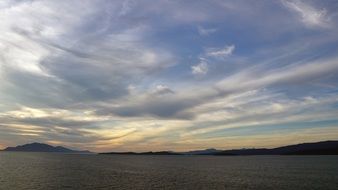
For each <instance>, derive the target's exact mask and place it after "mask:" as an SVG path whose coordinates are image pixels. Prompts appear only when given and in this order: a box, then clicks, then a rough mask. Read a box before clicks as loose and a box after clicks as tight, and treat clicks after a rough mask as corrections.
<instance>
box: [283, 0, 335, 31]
mask: <svg viewBox="0 0 338 190" xmlns="http://www.w3.org/2000/svg"><path fill="white" fill-rule="evenodd" d="M282 2H283V4H284V5H285V6H286V7H287V8H289V9H290V10H291V11H294V12H295V13H296V14H298V16H299V18H300V20H301V21H302V22H303V23H304V24H305V25H306V26H308V27H330V19H329V17H328V15H327V11H326V9H325V8H322V9H320V8H315V7H312V6H311V5H309V4H307V3H306V2H304V1H301V0H294V1H289V0H283V1H282Z"/></svg>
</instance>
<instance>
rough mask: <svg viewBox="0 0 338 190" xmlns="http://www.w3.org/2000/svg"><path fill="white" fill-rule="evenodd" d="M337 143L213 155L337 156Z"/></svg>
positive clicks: (239, 150) (225, 152) (305, 144)
mask: <svg viewBox="0 0 338 190" xmlns="http://www.w3.org/2000/svg"><path fill="white" fill-rule="evenodd" d="M337 152H338V141H322V142H315V143H303V144H296V145H289V146H283V147H278V148H272V149H264V148H262V149H238V150H225V151H222V152H218V153H215V154H213V155H228V154H234V155H338V153H337Z"/></svg>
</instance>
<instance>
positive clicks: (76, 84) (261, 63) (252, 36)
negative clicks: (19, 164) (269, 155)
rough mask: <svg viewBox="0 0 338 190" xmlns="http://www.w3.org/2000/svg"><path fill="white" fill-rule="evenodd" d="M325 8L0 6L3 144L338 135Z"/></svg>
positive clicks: (278, 141)
mask: <svg viewBox="0 0 338 190" xmlns="http://www.w3.org/2000/svg"><path fill="white" fill-rule="evenodd" d="M337 9H338V3H336V2H334V1H329V0H328V1H326V0H324V1H304V0H303V1H302V0H280V1H270V2H268V1H255V2H250V1H241V0H240V1H221V0H214V1H194V2H193V3H192V2H189V1H164V0H163V1H149V0H140V1H134V0H121V1H108V0H96V1H90V0H84V1H76V0H67V1H66V0H61V1H42V0H34V1H31V0H22V1H10V0H3V1H1V2H0V20H1V21H2V22H1V23H0V51H1V55H0V80H1V83H0V148H1V147H5V146H14V145H16V144H25V143H27V142H34V141H40V142H45V143H51V144H54V145H58V144H61V145H69V146H71V147H78V148H81V149H89V150H92V151H110V150H114V151H119V150H120V151H126V150H128V151H149V150H153V151H156V150H178V151H181V150H190V149H202V148H210V147H213V148H220V149H230V148H240V147H248V146H250V147H253V146H254V147H274V146H280V145H285V144H291V143H300V142H305V141H319V140H328V139H336V138H337V137H338V135H337V134H338V133H337V130H338V120H337V115H338V88H337V84H338V56H337V52H338V25H337V23H336V22H334V21H335V20H338V15H337V13H336V10H337Z"/></svg>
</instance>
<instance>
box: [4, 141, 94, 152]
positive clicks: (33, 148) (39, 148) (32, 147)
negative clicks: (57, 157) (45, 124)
mask: <svg viewBox="0 0 338 190" xmlns="http://www.w3.org/2000/svg"><path fill="white" fill-rule="evenodd" d="M3 151H16V152H60V153H61V152H62V153H90V152H89V151H87V150H85V151H79V150H72V149H68V148H65V147H62V146H51V145H48V144H42V143H31V144H25V145H19V146H16V147H7V148H5V149H4V150H3Z"/></svg>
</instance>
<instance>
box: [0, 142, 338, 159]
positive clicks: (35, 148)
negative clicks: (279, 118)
mask: <svg viewBox="0 0 338 190" xmlns="http://www.w3.org/2000/svg"><path fill="white" fill-rule="evenodd" d="M3 151H17V152H60V153H91V152H89V151H87V150H85V151H79V150H72V149H68V148H65V147H62V146H51V145H48V144H42V143H31V144H25V145H20V146H16V147H8V148H6V149H4V150H3ZM100 154H117V155H121V154H122V155H214V156H240V155H338V141H322V142H315V143H303V144H296V145H289V146H282V147H278V148H272V149H267V148H250V149H234V150H217V149H205V150H194V151H188V152H173V151H159V152H140V153H138V152H106V153H100Z"/></svg>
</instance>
